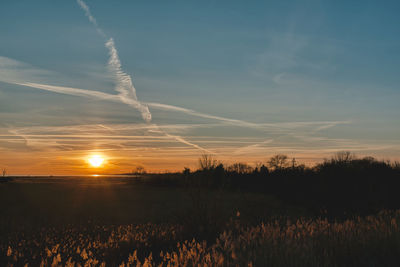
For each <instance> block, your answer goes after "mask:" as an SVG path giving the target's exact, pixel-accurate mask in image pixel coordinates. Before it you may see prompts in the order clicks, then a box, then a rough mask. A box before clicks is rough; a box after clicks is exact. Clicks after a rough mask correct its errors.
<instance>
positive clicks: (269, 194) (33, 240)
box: [0, 152, 400, 266]
mask: <svg viewBox="0 0 400 267" xmlns="http://www.w3.org/2000/svg"><path fill="white" fill-rule="evenodd" d="M199 163H200V169H199V170H196V171H190V170H189V169H185V170H184V171H183V172H182V173H173V174H171V173H170V174H147V175H145V174H143V170H142V171H141V176H139V177H137V176H131V177H103V178H101V177H90V178H89V177H81V178H72V177H67V178H60V177H49V178H44V177H42V178H37V179H36V178H34V177H31V178H15V179H10V178H8V179H7V182H4V183H0V203H1V209H0V237H1V239H0V266H24V265H25V264H28V266H400V211H399V210H400V194H399V193H398V190H399V188H400V187H399V186H400V181H399V180H400V166H399V164H398V163H390V162H385V161H378V160H375V159H373V158H370V157H368V158H361V159H360V158H356V157H354V156H353V155H352V154H350V153H348V152H342V153H338V154H336V155H335V156H334V157H333V158H331V159H329V160H326V161H325V162H323V163H321V164H319V165H316V166H314V167H306V166H304V165H299V164H297V163H296V161H295V160H291V161H289V160H288V158H287V157H286V156H284V155H277V156H275V157H273V158H271V159H270V160H269V162H267V163H265V165H263V164H259V165H258V166H256V167H250V166H249V165H246V164H242V163H237V164H233V165H230V166H224V165H222V164H220V163H218V162H217V161H216V160H214V159H213V158H212V157H211V156H209V155H203V156H202V158H201V159H200V161H199Z"/></svg>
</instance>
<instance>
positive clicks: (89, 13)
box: [76, 0, 106, 37]
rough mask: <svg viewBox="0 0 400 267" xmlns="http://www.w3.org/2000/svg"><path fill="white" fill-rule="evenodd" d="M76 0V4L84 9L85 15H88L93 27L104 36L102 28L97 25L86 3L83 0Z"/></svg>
mask: <svg viewBox="0 0 400 267" xmlns="http://www.w3.org/2000/svg"><path fill="white" fill-rule="evenodd" d="M76 1H77V2H78V5H79V6H80V7H81V8H82V9H83V10H84V11H85V15H86V17H88V19H89V21H90V22H91V23H92V24H93V25H94V27H95V28H96V30H97V32H98V33H99V34H100V35H101V36H103V37H106V34H105V33H104V32H103V30H102V29H101V28H100V27H99V25H97V21H96V19H95V18H94V17H93V16H92V13H91V12H90V9H89V7H88V5H86V3H85V2H83V1H82V0H76Z"/></svg>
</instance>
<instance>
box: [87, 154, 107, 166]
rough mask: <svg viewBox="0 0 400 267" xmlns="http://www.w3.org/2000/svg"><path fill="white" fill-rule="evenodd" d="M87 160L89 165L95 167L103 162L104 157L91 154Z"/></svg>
mask: <svg viewBox="0 0 400 267" xmlns="http://www.w3.org/2000/svg"><path fill="white" fill-rule="evenodd" d="M88 161H89V163H90V165H92V166H93V167H95V168H97V167H100V166H101V165H102V164H103V162H104V158H103V157H102V156H100V155H93V156H91V157H90V158H88Z"/></svg>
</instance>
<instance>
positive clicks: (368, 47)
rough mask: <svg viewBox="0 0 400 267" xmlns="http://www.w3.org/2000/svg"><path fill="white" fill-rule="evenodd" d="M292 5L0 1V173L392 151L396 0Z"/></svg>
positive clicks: (397, 114)
mask: <svg viewBox="0 0 400 267" xmlns="http://www.w3.org/2000/svg"><path fill="white" fill-rule="evenodd" d="M305 2H306V1H290V2H289V1H232V0H230V1H207V0H203V1H101V0H96V1H94V0H86V1H85V2H82V1H78V2H77V1H75V0H71V1H51V0H47V1H45V0H43V1H42V0H38V1H27V0H26V1H15V0H3V1H1V3H0V152H1V153H0V168H6V169H7V170H8V173H10V174H46V175H47V174H55V175H56V174H88V173H122V172H129V171H131V170H132V169H134V168H135V167H136V166H139V165H140V166H143V167H144V168H145V169H146V170H150V171H165V170H171V171H172V170H182V169H183V167H185V166H186V167H190V168H192V169H193V168H196V167H197V159H198V157H199V156H200V155H201V154H203V153H207V154H212V155H214V157H215V158H217V159H218V160H221V161H222V162H225V163H232V162H237V161H241V162H246V163H249V164H254V163H255V162H266V161H267V159H268V158H269V157H270V156H272V155H274V154H277V153H283V154H287V155H288V156H289V157H296V159H297V160H298V161H300V162H303V163H307V164H312V163H315V162H319V161H321V160H322V159H323V158H326V157H329V156H331V155H332V154H333V153H335V152H337V151H341V150H348V151H352V152H354V153H355V154H356V155H359V156H364V155H371V156H375V157H377V158H379V159H391V160H400V139H399V137H400V120H399V118H400V104H399V103H400V87H399V85H400V27H399V25H400V16H399V14H398V13H399V10H400V2H398V1H392V2H391V1H384V2H380V1H307V2H306V3H305ZM131 82H132V83H131ZM92 155H101V156H102V157H104V159H105V160H104V164H103V165H102V167H101V168H94V167H92V166H90V165H89V163H88V158H89V157H90V156H92Z"/></svg>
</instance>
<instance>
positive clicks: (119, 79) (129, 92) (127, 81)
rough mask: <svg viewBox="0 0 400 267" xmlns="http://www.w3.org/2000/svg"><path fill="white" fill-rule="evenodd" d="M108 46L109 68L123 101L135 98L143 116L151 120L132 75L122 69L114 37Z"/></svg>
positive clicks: (107, 43) (146, 119)
mask: <svg viewBox="0 0 400 267" xmlns="http://www.w3.org/2000/svg"><path fill="white" fill-rule="evenodd" d="M106 47H107V48H108V50H109V54H110V59H109V60H108V68H109V70H110V72H111V73H112V74H113V76H114V79H115V82H116V86H115V90H116V91H117V92H119V96H120V98H121V101H122V102H124V103H126V104H129V103H130V102H132V100H134V102H135V101H136V103H137V105H136V108H137V109H138V110H139V111H140V113H141V114H142V118H143V119H144V120H145V121H146V122H150V121H151V113H150V111H149V108H148V107H147V106H146V105H143V104H142V103H141V102H140V101H139V100H138V98H137V96H136V89H135V87H134V86H133V83H132V78H131V76H130V75H128V74H126V73H125V72H124V71H122V69H121V61H120V60H119V57H118V51H117V49H116V48H115V44H114V40H113V39H112V38H110V39H109V40H108V41H107V42H106Z"/></svg>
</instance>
